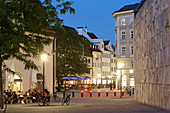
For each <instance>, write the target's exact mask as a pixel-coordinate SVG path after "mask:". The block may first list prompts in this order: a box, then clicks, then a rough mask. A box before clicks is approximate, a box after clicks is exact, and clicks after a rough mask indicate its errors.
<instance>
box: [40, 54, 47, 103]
mask: <svg viewBox="0 0 170 113" xmlns="http://www.w3.org/2000/svg"><path fill="white" fill-rule="evenodd" d="M41 60H42V61H43V106H44V105H45V99H44V84H45V75H44V74H45V61H46V60H47V55H46V54H42V55H41Z"/></svg>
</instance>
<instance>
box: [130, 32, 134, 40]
mask: <svg viewBox="0 0 170 113" xmlns="http://www.w3.org/2000/svg"><path fill="white" fill-rule="evenodd" d="M130 38H131V39H133V31H130Z"/></svg>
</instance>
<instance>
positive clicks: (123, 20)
mask: <svg viewBox="0 0 170 113" xmlns="http://www.w3.org/2000/svg"><path fill="white" fill-rule="evenodd" d="M121 25H122V26H124V25H125V18H122V19H121Z"/></svg>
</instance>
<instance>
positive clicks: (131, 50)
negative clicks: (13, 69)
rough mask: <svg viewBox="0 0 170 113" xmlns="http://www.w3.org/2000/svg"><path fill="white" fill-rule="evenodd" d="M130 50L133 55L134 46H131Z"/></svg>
mask: <svg viewBox="0 0 170 113" xmlns="http://www.w3.org/2000/svg"><path fill="white" fill-rule="evenodd" d="M130 50H131V52H130V54H131V55H132V54H133V46H131V48H130Z"/></svg>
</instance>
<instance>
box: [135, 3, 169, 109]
mask: <svg viewBox="0 0 170 113" xmlns="http://www.w3.org/2000/svg"><path fill="white" fill-rule="evenodd" d="M134 14H135V17H134V31H135V35H134V36H135V38H134V70H135V97H134V98H135V100H136V101H138V102H142V103H145V104H149V105H152V106H156V107H159V108H164V109H168V110H170V1H169V0H151V1H149V0H142V1H141V3H140V5H139V6H138V8H137V9H135V11H134ZM139 31H140V32H139Z"/></svg>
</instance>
